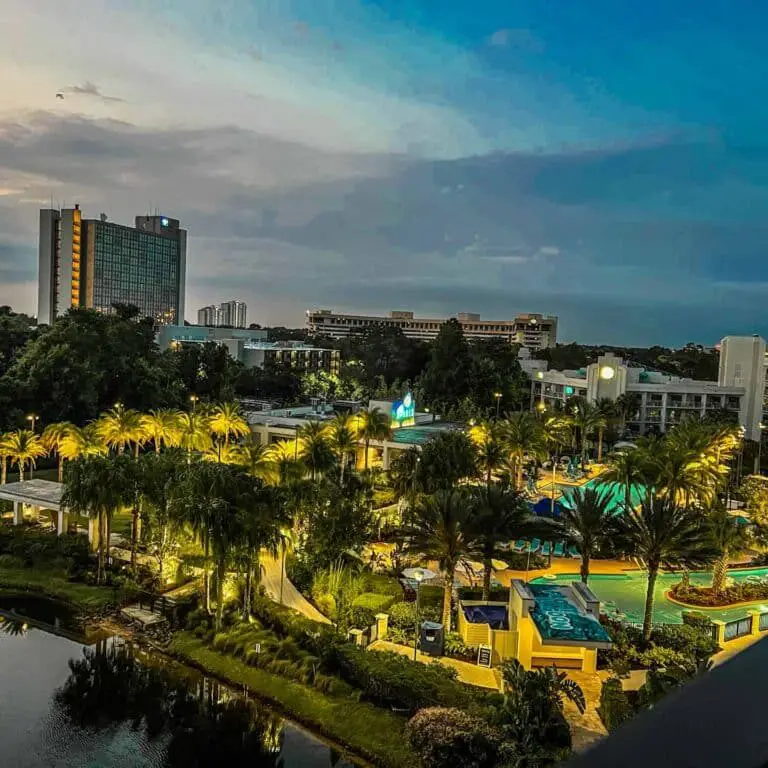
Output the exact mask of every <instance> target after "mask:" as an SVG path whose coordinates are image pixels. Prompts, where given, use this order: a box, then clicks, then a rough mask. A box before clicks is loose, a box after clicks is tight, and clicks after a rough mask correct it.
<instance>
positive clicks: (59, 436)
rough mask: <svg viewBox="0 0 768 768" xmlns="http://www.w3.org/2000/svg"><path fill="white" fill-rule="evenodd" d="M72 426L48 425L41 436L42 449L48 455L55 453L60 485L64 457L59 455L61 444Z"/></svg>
mask: <svg viewBox="0 0 768 768" xmlns="http://www.w3.org/2000/svg"><path fill="white" fill-rule="evenodd" d="M72 427H73V425H72V424H70V423H69V422H68V421H58V422H56V423H54V424H49V425H48V426H47V427H46V428H45V429H44V430H43V434H42V435H41V437H40V439H41V440H42V443H43V447H44V448H45V450H46V451H48V453H55V454H56V456H57V459H58V479H59V482H60V483H63V482H64V456H62V454H61V446H62V443H63V442H64V441H65V440H66V439H67V435H68V433H69V431H70V430H71V429H72Z"/></svg>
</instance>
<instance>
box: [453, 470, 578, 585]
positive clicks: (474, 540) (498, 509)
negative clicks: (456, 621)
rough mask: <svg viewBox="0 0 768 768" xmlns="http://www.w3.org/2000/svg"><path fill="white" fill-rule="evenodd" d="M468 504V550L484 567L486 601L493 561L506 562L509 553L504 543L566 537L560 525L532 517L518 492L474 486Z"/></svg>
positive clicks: (496, 487) (494, 487) (497, 487)
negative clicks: (504, 547) (505, 558)
mask: <svg viewBox="0 0 768 768" xmlns="http://www.w3.org/2000/svg"><path fill="white" fill-rule="evenodd" d="M469 504H470V514H469V517H468V519H467V523H466V530H467V537H468V539H469V544H468V547H467V551H468V554H470V555H471V556H473V557H476V558H478V559H479V560H480V561H481V562H482V564H483V600H488V599H490V592H491V571H492V568H493V560H494V558H496V559H500V560H503V559H504V557H505V555H507V554H508V550H506V549H503V548H502V544H505V543H508V542H510V541H514V540H517V539H524V538H534V537H541V538H544V539H545V540H547V541H551V540H552V539H555V538H560V537H562V536H563V531H562V528H561V527H560V526H559V525H558V524H557V523H555V522H554V521H552V520H548V519H546V518H540V517H535V516H534V515H532V514H531V510H530V507H529V506H528V503H527V502H526V501H525V499H524V498H523V497H522V495H520V494H519V493H517V492H516V491H509V490H504V489H502V488H500V487H499V486H494V485H491V486H488V487H482V486H481V487H475V488H472V489H471V491H470V499H469Z"/></svg>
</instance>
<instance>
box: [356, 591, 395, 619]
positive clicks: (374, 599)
mask: <svg viewBox="0 0 768 768" xmlns="http://www.w3.org/2000/svg"><path fill="white" fill-rule="evenodd" d="M394 602H395V597H394V596H393V595H381V594H379V593H378V592H363V594H362V595H358V596H357V597H356V598H355V599H354V600H353V601H352V607H353V608H367V609H368V610H369V611H373V613H374V614H376V613H384V612H386V610H387V609H388V608H389V607H390V606H391V605H392V603H394Z"/></svg>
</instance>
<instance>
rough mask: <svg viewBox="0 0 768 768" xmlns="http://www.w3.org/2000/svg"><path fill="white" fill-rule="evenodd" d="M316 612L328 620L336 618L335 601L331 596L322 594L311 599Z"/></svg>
mask: <svg viewBox="0 0 768 768" xmlns="http://www.w3.org/2000/svg"><path fill="white" fill-rule="evenodd" d="M313 600H314V603H315V605H316V606H317V610H318V611H320V613H322V614H323V616H327V617H328V618H329V619H335V618H336V600H335V598H334V597H333V595H329V594H327V593H326V594H323V595H317V596H315V597H314V598H313Z"/></svg>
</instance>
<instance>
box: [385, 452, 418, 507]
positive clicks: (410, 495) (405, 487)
mask: <svg viewBox="0 0 768 768" xmlns="http://www.w3.org/2000/svg"><path fill="white" fill-rule="evenodd" d="M420 466H421V451H420V450H419V448H417V447H416V446H415V445H413V446H411V447H410V448H408V449H407V450H405V451H403V452H402V453H401V454H400V455H399V456H398V457H397V458H396V459H395V460H394V461H393V462H392V466H391V467H390V471H389V484H390V486H391V487H392V489H393V490H394V491H395V493H396V494H397V498H398V499H404V500H405V501H406V503H407V504H408V506H409V507H412V506H413V502H414V499H415V498H416V494H417V493H418V492H419V491H421V490H423V488H422V484H421V476H420V471H419V468H420Z"/></svg>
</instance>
